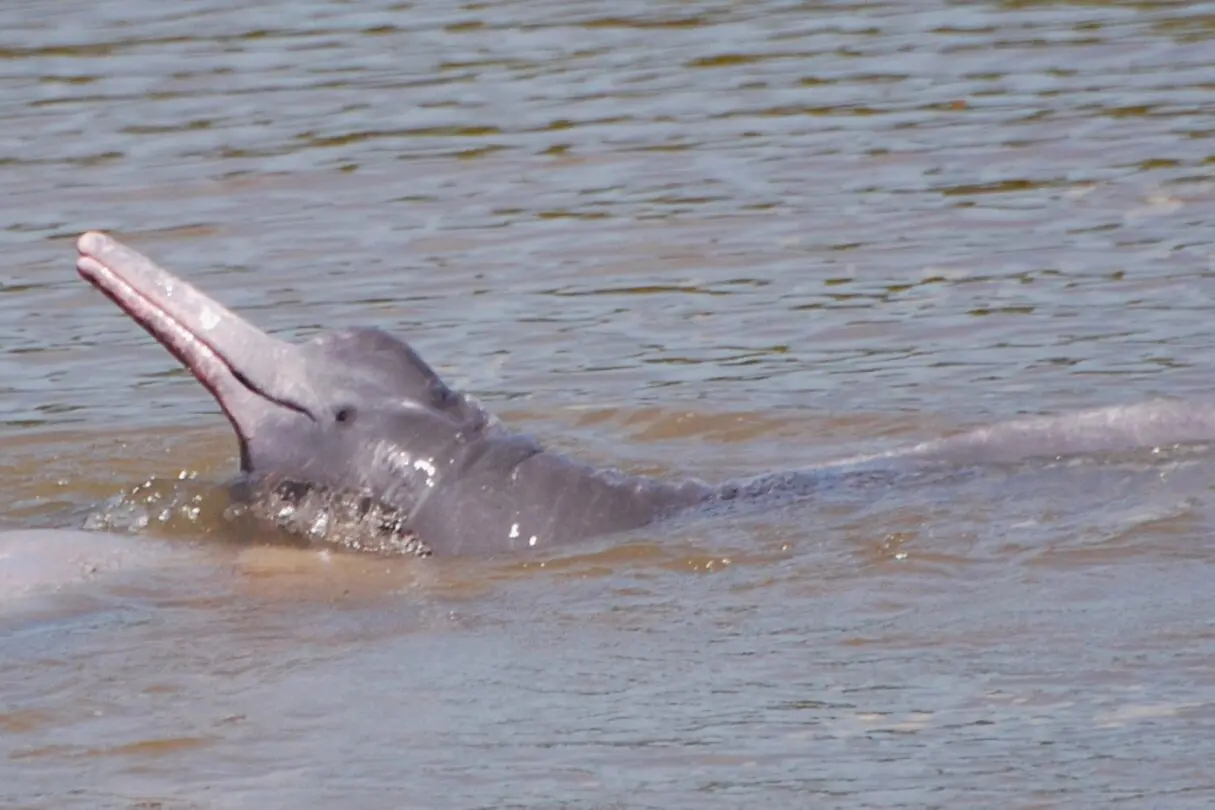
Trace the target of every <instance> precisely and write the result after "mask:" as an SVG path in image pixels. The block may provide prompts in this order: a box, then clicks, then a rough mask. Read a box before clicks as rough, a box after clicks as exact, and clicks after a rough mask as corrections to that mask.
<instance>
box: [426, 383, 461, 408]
mask: <svg viewBox="0 0 1215 810" xmlns="http://www.w3.org/2000/svg"><path fill="white" fill-rule="evenodd" d="M430 398H431V402H432V403H433V404H434V406H435V407H436V408H439V409H440V410H446V409H448V408H450V407H451V406H452V405H454V404H455V400H456V392H455V391H452V390H451V389H450V388H448V387H447V386H446V385H443V384H442V383H439V384H438V385H436V386H434V387H433V388H431V389H430Z"/></svg>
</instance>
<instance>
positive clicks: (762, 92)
mask: <svg viewBox="0 0 1215 810" xmlns="http://www.w3.org/2000/svg"><path fill="white" fill-rule="evenodd" d="M1213 56H1215V4H1212V3H1201V2H1198V3H1176V2H1138V3H1124V2H1085V3H1051V2H1012V1H1011V0H1009V2H972V3H942V2H923V3H914V4H913V3H864V4H858V3H850V2H832V3H809V2H802V3H787V2H777V1H776V0H757V2H749V3H741V2H736V3H726V2H647V3H639V2H626V3H619V2H616V3H609V2H599V0H570V1H569V2H561V3H557V2H547V1H545V0H542V1H540V2H535V1H533V2H518V1H515V2H512V1H511V0H507V1H506V2H499V3H493V4H481V3H475V4H465V5H458V4H455V3H440V2H435V1H434V0H424V1H423V2H417V3H392V2H386V1H382V0H368V1H367V2H360V3H350V2H342V1H341V0H328V2H322V1H321V0H314V1H313V2H296V3H290V4H288V3H262V4H253V3H243V4H234V3H224V2H220V0H189V2H177V3H157V2H151V0H118V1H117V2H109V3H84V2H76V0H61V2H58V3H53V4H49V3H46V2H32V1H30V0H9V2H5V3H4V4H2V5H0V105H2V107H0V109H2V111H3V127H0V192H2V193H0V229H2V232H3V245H4V259H3V263H2V266H0V387H2V389H3V397H0V424H2V431H3V448H4V451H3V453H2V454H0V473H2V474H3V481H4V483H5V491H6V493H7V495H8V497H7V498H5V499H4V501H3V503H2V504H0V518H2V522H3V524H5V525H7V526H9V527H15V528H36V527H57V528H70V527H80V526H85V525H87V526H90V527H94V528H108V529H110V530H111V531H113V532H116V533H117V534H118V535H119V536H120V537H121V536H127V540H128V541H129V542H130V543H131V544H132V545H131V546H130V547H129V549H128V551H129V552H130V551H131V550H133V553H134V554H135V556H136V557H138V556H140V555H141V554H142V553H143V552H142V551H140V549H141V548H146V549H147V550H148V551H147V554H148V555H149V556H148V558H147V565H146V567H144V568H143V569H141V570H133V571H130V572H128V574H129V575H127V576H123V577H120V578H117V579H114V580H97V581H95V582H90V584H89V585H88V586H87V587H86V588H83V589H81V590H80V591H77V592H73V593H68V592H63V593H59V594H54V593H52V594H51V595H50V596H49V597H44V598H41V599H40V600H39V602H38V605H37V609H33V608H32V607H31V606H30V604H28V603H26V602H18V600H15V599H11V598H10V599H8V600H7V602H6V607H5V610H4V613H3V615H2V616H0V805H3V806H5V807H19V808H68V807H81V808H103V807H104V808H254V807H256V808H267V807H275V808H277V807H282V808H288V807H289V808H301V807H318V808H319V807H324V808H330V807H333V808H364V807H365V808H383V807H434V808H491V807H492V808H512V807H529V808H532V807H543V808H556V807H567V808H572V807H578V808H608V807H611V808H664V810H668V809H670V808H702V807H706V806H720V807H746V808H769V807H771V808H805V807H848V808H851V807H916V808H921V807H949V808H954V807H957V808H971V807H1001V808H1012V807H1024V808H1030V807H1034V808H1045V807H1069V808H1070V807H1111V806H1117V807H1151V808H1157V807H1169V808H1174V807H1177V808H1180V807H1208V806H1211V804H1212V803H1213V802H1215V767H1213V766H1212V765H1211V763H1212V762H1215V742H1212V740H1215V735H1213V734H1212V729H1215V657H1213V655H1215V608H1213V605H1215V590H1213V589H1212V574H1211V570H1212V569H1208V568H1207V566H1208V565H1212V564H1215V551H1212V537H1215V508H1213V505H1215V496H1213V494H1212V489H1211V485H1212V483H1215V464H1213V463H1212V457H1211V454H1210V452H1209V451H1206V450H1203V449H1202V448H1197V449H1169V448H1162V449H1160V452H1152V451H1151V450H1147V451H1145V452H1143V453H1132V454H1129V455H1124V456H1119V457H1117V458H1089V459H1074V460H1062V461H1059V462H1057V463H1049V464H1048V463H1043V464H1033V465H1026V466H1022V467H1017V468H1011V469H1010V468H1000V469H991V470H985V471H976V472H974V473H973V474H969V475H965V476H958V477H957V478H955V479H952V480H949V481H946V482H938V483H936V484H928V485H924V486H918V487H910V488H905V489H904V488H880V487H879V488H876V489H874V490H872V491H848V492H839V493H833V494H830V495H829V496H828V497H825V498H823V499H821V500H816V501H812V502H809V503H804V504H799V505H797V506H793V507H782V508H780V509H775V510H770V511H766V512H761V513H759V514H755V513H752V514H746V515H742V514H740V515H734V516H729V515H727V516H724V517H722V518H721V519H715V520H710V521H702V522H698V523H695V524H694V525H690V526H679V527H667V528H662V529H657V528H656V529H654V530H651V531H648V532H642V533H639V534H636V535H631V536H627V537H620V538H612V539H610V540H608V541H605V542H597V543H594V544H590V545H588V546H585V547H581V548H575V549H565V550H563V551H562V552H561V553H559V554H555V555H549V556H546V557H532V558H508V559H489V560H460V561H455V562H451V561H439V560H432V561H423V562H419V561H414V560H382V559H371V558H367V557H359V556H356V555H336V556H332V557H326V556H323V555H319V554H316V553H312V552H305V551H300V550H296V549H276V548H269V547H260V546H256V545H255V546H253V547H249V546H241V545H233V544H232V543H231V542H230V541H229V539H227V538H223V537H221V536H220V535H221V534H222V532H221V531H220V529H219V523H218V521H217V518H216V516H217V515H218V514H219V513H220V512H221V511H222V509H223V507H224V498H225V495H224V490H223V488H222V485H223V484H224V482H225V481H226V480H227V478H228V477H229V476H230V475H231V473H232V472H233V470H234V468H235V463H236V462H235V450H236V448H235V442H234V441H233V439H232V436H231V431H230V429H229V428H228V427H227V424H226V423H225V422H224V420H223V418H222V416H221V415H220V414H219V413H218V410H217V408H216V406H215V405H214V403H213V402H212V400H211V399H210V397H209V396H208V395H207V394H206V392H205V391H204V390H203V389H202V388H201V387H200V386H199V385H198V384H197V383H196V382H195V381H194V380H193V379H192V378H191V377H190V376H189V375H188V374H187V373H186V372H184V371H183V370H182V369H180V368H179V367H178V366H177V364H176V363H175V361H174V360H173V359H172V358H171V357H170V356H169V355H168V354H167V353H166V352H165V351H164V350H163V349H162V348H160V347H159V346H158V345H156V344H155V343H154V342H153V341H152V340H151V339H150V338H148V337H147V335H145V334H144V333H143V332H142V331H140V330H139V329H138V328H137V327H136V326H134V325H133V324H132V323H130V322H129V321H128V320H127V319H125V318H124V317H123V316H122V315H121V314H120V313H119V312H118V311H117V310H115V309H114V307H113V306H112V305H111V304H110V303H109V302H107V301H106V300H104V299H103V298H102V297H101V296H100V295H98V294H97V293H96V292H95V291H94V290H93V289H91V288H90V287H89V286H88V285H86V284H84V283H83V282H81V281H80V280H79V278H78V277H77V276H76V273H75V271H74V269H73V255H74V254H73V247H72V242H73V240H74V238H75V237H76V236H77V235H78V234H79V233H80V232H81V231H83V230H86V229H89V228H100V229H106V230H109V231H111V232H113V233H115V234H117V235H119V236H121V237H122V238H124V239H126V240H128V241H130V242H131V243H132V244H134V245H135V246H136V247H138V248H139V249H140V250H143V251H145V252H147V253H149V254H150V255H152V256H154V257H155V258H156V259H158V260H159V261H161V262H162V263H164V264H165V265H166V266H168V267H170V268H173V269H174V270H176V271H178V272H180V273H181V274H182V275H184V276H187V277H189V278H190V279H191V280H192V281H195V282H197V283H198V284H199V286H201V287H202V288H204V289H206V290H208V291H210V292H212V293H214V294H215V295H217V296H218V297H220V298H221V299H223V300H224V301H225V302H227V303H229V304H231V305H232V306H233V307H235V308H237V309H239V310H240V311H241V312H243V313H245V314H247V315H248V316H249V317H250V318H252V319H253V320H255V321H256V322H257V323H259V324H260V325H262V326H264V327H265V328H267V329H269V330H271V331H275V332H278V333H280V334H283V335H285V336H288V337H301V336H305V335H308V334H310V333H313V332H315V331H317V330H319V329H322V328H326V327H335V326H349V325H356V324H357V325H378V326H382V327H385V328H389V329H393V330H395V331H397V332H399V333H400V334H401V335H403V336H407V337H408V338H409V339H410V341H411V342H412V343H413V344H414V345H415V346H416V348H417V349H418V350H419V351H420V352H421V353H422V354H423V355H424V356H425V357H426V358H428V359H429V360H430V361H431V362H432V363H433V364H434V365H435V366H436V367H437V368H438V369H440V370H441V372H442V373H443V374H444V375H445V377H446V378H447V379H448V380H449V381H450V382H451V383H453V384H455V385H457V386H458V387H461V388H463V389H466V390H469V391H471V392H473V393H474V394H476V395H477V396H478V397H479V398H481V399H482V400H483V401H484V402H485V403H486V404H487V405H488V406H489V407H491V408H492V409H493V410H494V411H495V412H496V413H498V414H499V415H500V416H501V417H502V418H503V419H504V420H506V421H507V422H509V423H510V424H512V425H514V426H517V427H519V428H520V429H523V430H525V431H527V432H530V433H532V434H534V435H537V436H539V437H541V438H542V439H543V440H544V441H546V442H547V443H548V444H550V445H552V446H555V447H557V448H560V449H561V450H563V451H566V452H569V453H574V454H577V455H579V456H581V457H584V458H587V459H589V460H592V461H594V462H596V463H601V464H605V465H614V466H620V467H624V468H628V469H634V470H645V471H651V472H662V473H664V474H670V475H677V474H693V475H697V476H701V477H704V478H707V479H710V480H722V479H725V478H728V477H730V476H734V475H739V474H750V473H754V472H759V471H763V470H771V469H779V468H791V467H797V466H802V465H807V464H810V463H813V462H818V461H822V460H825V459H830V458H833V457H839V456H844V455H852V454H856V453H861V452H870V451H874V450H881V449H884V448H887V447H892V446H894V445H895V444H897V443H899V442H903V441H909V440H914V439H924V438H932V437H936V436H940V435H943V434H946V433H949V432H953V431H956V430H958V429H960V428H962V427H964V426H966V425H971V424H979V423H987V422H991V421H995V420H998V419H1002V418H1008V417H1013V416H1016V415H1019V414H1025V413H1047V412H1057V411H1061V410H1066V409H1069V408H1078V407H1085V406H1094V405H1102V404H1109V403H1117V402H1133V401H1138V400H1142V399H1146V398H1149V397H1155V396H1176V397H1197V396H1203V395H1208V394H1210V393H1211V388H1212V381H1213V380H1215V357H1213V355H1212V352H1211V350H1210V349H1211V347H1212V345H1215V340H1213V336H1215V328H1213V327H1212V318H1211V314H1212V310H1213V307H1215V305H1213V303H1212V295H1213V293H1215V237H1213V236H1212V233H1213V232H1215V179H1213V177H1212V172H1213V169H1215V140H1213V136H1215V105H1213V101H1215V58H1213ZM140 544H146V545H145V546H141V545H140ZM166 548H168V549H169V551H168V552H167V553H168V555H169V556H170V557H173V556H174V555H173V553H172V550H173V549H174V548H176V549H179V550H180V553H181V556H180V559H179V560H177V563H175V564H169V563H164V564H162V563H161V562H159V560H160V559H161V558H160V557H159V556H155V555H161V554H165V553H166ZM153 550H154V551H153Z"/></svg>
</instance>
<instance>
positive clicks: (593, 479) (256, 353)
mask: <svg viewBox="0 0 1215 810" xmlns="http://www.w3.org/2000/svg"><path fill="white" fill-rule="evenodd" d="M77 250H78V252H79V257H78V259H77V269H78V270H79V272H80V274H81V275H82V276H83V277H84V278H85V279H86V280H88V281H89V282H90V283H92V284H93V285H94V286H96V287H97V288H98V289H99V290H100V291H101V292H103V293H104V294H105V295H107V296H108V297H109V298H110V299H111V300H113V301H114V303H116V304H117V305H118V306H119V307H120V308H121V309H122V310H123V311H124V312H125V313H126V314H127V315H129V316H130V317H131V318H133V319H134V320H135V321H136V322H138V323H139V324H140V325H141V326H143V328H144V329H146V330H147V331H148V332H149V333H150V334H151V335H152V337H154V338H156V340H157V341H159V342H160V343H161V344H162V345H163V346H164V347H165V348H166V349H168V350H169V351H170V352H171V353H172V354H173V355H174V356H175V357H176V358H177V359H178V360H179V361H181V362H182V363H183V364H184V365H185V366H186V367H187V368H188V369H189V370H190V371H191V372H192V373H193V374H194V376H195V377H196V378H197V379H198V381H199V382H201V383H202V384H203V386H205V387H206V388H207V389H208V390H209V391H210V392H211V394H212V395H213V396H214V397H215V399H216V400H217V401H218V403H219V406H220V408H222V410H223V412H224V413H225V414H226V416H227V417H228V420H229V421H230V422H231V423H232V426H233V428H234V429H235V431H236V435H237V438H238V440H239V445H240V470H241V476H240V478H239V479H238V480H240V481H243V482H245V483H244V485H242V487H238V488H237V489H236V490H234V491H241V492H244V493H245V496H244V497H245V498H246V500H247V501H248V502H249V503H250V504H252V508H253V509H254V510H255V512H257V513H259V514H263V515H268V516H269V517H270V518H271V519H273V520H275V522H276V523H277V524H278V525H279V526H280V527H283V528H286V529H287V530H289V531H290V532H292V533H296V534H303V535H306V536H308V537H311V538H313V539H318V540H326V541H330V542H339V543H340V544H342V545H345V546H349V547H351V548H355V549H369V550H374V551H381V552H395V553H414V554H419V555H423V556H427V555H431V554H435V555H455V554H469V553H479V552H480V553H484V552H502V551H508V550H526V549H529V548H534V547H545V546H550V545H552V544H555V543H565V542H571V541H576V540H581V539H584V538H589V537H593V536H598V535H605V534H609V533H613V532H620V531H625V530H629V529H635V528H638V527H641V526H644V525H647V524H649V523H652V522H654V521H656V520H658V519H660V518H665V517H668V516H673V515H676V514H680V513H686V512H689V511H690V510H692V509H695V508H701V507H707V506H711V505H712V504H715V503H716V504H722V503H727V502H738V501H739V500H740V499H749V498H753V497H759V496H762V495H770V494H772V493H774V492H775V493H778V494H779V493H783V494H784V495H790V494H792V496H794V497H798V496H802V495H809V494H812V493H813V492H814V491H815V485H816V482H818V481H820V480H821V479H822V476H823V475H824V472H823V471H824V469H825V468H824V467H817V468H814V469H810V470H803V471H794V472H786V473H776V474H772V475H768V476H760V477H757V478H753V479H749V480H745V481H734V482H729V483H726V484H722V485H718V486H711V485H709V484H707V483H705V482H703V481H699V480H693V479H688V480H680V481H667V480H661V479H658V478H654V477H647V476H641V475H630V474H627V473H623V472H619V471H615V470H602V469H597V468H595V467H592V466H589V465H587V464H583V463H580V462H578V461H576V460H574V459H570V458H568V457H566V456H563V455H560V454H558V453H555V452H552V451H550V450H546V449H545V448H544V447H542V446H541V445H540V444H539V443H538V442H537V441H535V440H534V439H532V438H529V437H527V436H524V435H521V434H519V433H517V432H514V431H512V430H510V429H508V428H507V427H506V426H504V425H503V424H502V423H501V422H499V421H498V420H497V419H495V418H494V417H493V416H492V415H491V414H490V413H489V412H487V411H486V410H485V409H484V408H482V407H481V406H480V405H479V404H478V403H477V402H476V401H475V400H474V399H473V398H471V397H470V396H468V395H465V394H462V393H460V392H457V391H454V390H452V389H451V388H450V387H448V385H447V384H445V383H444V382H443V380H442V379H440V378H439V376H438V374H436V373H435V371H434V370H433V369H431V367H430V366H429V365H427V363H426V362H425V361H424V360H423V359H422V358H421V357H420V356H419V355H418V354H417V352H415V351H414V350H413V349H412V348H411V347H410V346H409V345H408V344H407V343H406V342H404V341H403V340H400V339H398V338H396V337H394V336H392V335H390V334H388V333H387V332H384V331H381V330H379V329H373V328H358V329H342V330H337V331H330V332H325V333H323V334H320V335H318V336H316V337H314V338H312V339H310V340H308V341H306V342H303V343H298V344H297V343H290V342H287V341H284V340H280V339H279V338H276V337H273V336H271V335H268V334H266V333H264V332H262V331H261V330H260V329H258V328H257V327H255V326H253V325H252V324H250V323H249V322H248V321H246V320H244V319H243V318H241V317H240V316H238V315H237V314H236V313H234V312H231V311H230V310H228V309H227V308H225V307H224V306H222V305H221V304H219V303H218V302H216V301H215V300H214V299H212V298H210V297H208V296H206V295H204V294H203V293H201V292H200V291H199V290H197V289H195V288H194V287H193V286H191V285H190V284H188V283H186V282H185V281H182V280H181V279H179V278H177V277H175V276H173V275H172V274H171V273H169V272H168V271H167V270H164V269H163V268H161V267H159V266H158V265H157V264H156V263H155V262H153V261H152V260H151V259H149V258H147V257H146V256H144V255H142V254H140V253H138V252H137V251H135V250H133V249H132V248H130V247H128V246H126V245H124V244H122V243H121V242H119V241H117V240H115V239H113V238H111V237H109V236H107V235H105V234H102V233H99V232H95V231H94V232H88V233H85V234H83V235H82V236H81V237H80V238H79V240H78V241H77ZM1212 439H1215V405H1211V404H1195V403H1184V402H1174V401H1159V402H1149V403H1145V404H1140V405H1130V406H1120V407H1110V408H1102V409H1097V410H1089V411H1082V412H1077V413H1072V414H1065V415H1060V416H1046V417H1038V418H1031V419H1022V420H1016V421H1012V422H1006V423H1003V424H998V425H995V426H992V427H987V428H981V429H978V430H973V431H970V432H968V433H962V434H958V435H955V436H950V437H947V438H943V439H938V440H935V441H928V442H924V443H921V444H917V445H912V446H909V447H904V448H899V449H896V450H893V451H890V452H887V453H883V454H879V455H874V456H869V457H866V458H864V459H851V460H848V461H847V462H841V468H848V469H852V470H854V471H855V474H858V475H868V476H876V477H879V478H880V477H881V475H882V472H881V470H882V468H883V465H885V466H886V467H890V468H897V467H898V466H899V465H900V464H901V465H906V464H908V463H912V464H931V463H938V464H939V463H947V464H949V463H956V464H966V465H974V464H985V463H997V462H1014V461H1019V460H1025V459H1030V458H1034V457H1038V456H1048V457H1056V456H1064V455H1074V454H1088V453H1097V452H1111V451H1119V450H1131V449H1135V448H1142V447H1155V446H1161V445H1174V444H1184V443H1196V442H1206V441H1210V440H1212ZM352 525H353V526H355V527H356V529H357V530H356V531H354V532H351V531H339V528H340V527H341V526H346V527H349V526H352Z"/></svg>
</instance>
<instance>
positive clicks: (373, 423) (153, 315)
mask: <svg viewBox="0 0 1215 810" xmlns="http://www.w3.org/2000/svg"><path fill="white" fill-rule="evenodd" d="M77 250H78V251H79V254H80V255H79V258H78V260H77V265H76V266H77V269H78V270H79V272H80V274H81V275H82V276H83V277H84V278H85V279H87V280H88V281H89V282H90V283H92V284H93V285H94V286H96V287H97V288H98V289H100V290H101V291H102V292H103V293H105V294H106V295H107V296H108V297H109V298H110V299H112V300H113V301H114V302H115V303H116V304H117V305H118V306H119V307H120V308H121V309H122V310H123V311H124V312H125V313H126V314H127V315H129V316H130V317H131V318H133V319H134V320H135V321H137V322H138V323H139V324H140V325H141V326H143V327H144V329H146V330H147V331H148V332H149V333H150V334H151V335H152V336H153V337H154V338H156V339H157V340H158V341H159V342H160V343H161V344H162V345H163V346H164V347H165V348H167V349H168V350H169V351H170V352H172V353H173V354H174V355H175V356H176V357H177V359H178V360H180V361H181V362H182V363H183V364H184V365H185V366H186V367H187V368H188V369H189V370H190V371H191V372H192V373H193V374H194V376H195V377H196V378H198V380H199V382H201V383H202V384H203V385H204V386H206V388H207V389H208V390H210V392H211V393H212V394H213V395H214V396H215V399H216V400H217V401H218V403H219V406H220V407H221V408H222V409H223V411H224V413H225V414H226V415H227V417H228V419H229V420H230V421H231V423H232V426H233V427H234V428H235V430H236V435H237V437H238V439H239V442H240V463H241V470H242V471H243V472H244V473H246V474H247V476H248V477H250V478H252V479H262V480H268V481H270V482H274V483H277V482H287V483H292V484H303V485H311V486H317V487H323V488H326V489H328V490H334V491H336V490H341V491H349V492H353V493H356V494H358V495H360V496H364V497H368V498H370V499H373V500H374V501H377V502H379V503H381V504H386V505H388V506H390V507H392V508H393V509H394V510H397V511H399V512H400V513H401V514H402V515H403V516H405V517H408V516H410V515H412V514H414V513H416V512H417V510H418V509H419V508H420V507H421V505H422V503H423V502H424V501H425V499H426V498H427V497H428V496H429V494H430V493H431V491H433V489H434V488H435V487H437V486H439V485H440V483H441V482H442V479H443V476H444V474H445V472H446V471H448V470H450V469H451V468H452V467H456V466H459V465H460V464H461V463H463V462H464V461H466V460H467V458H468V457H469V455H470V453H472V452H475V447H476V445H477V443H478V441H479V440H480V439H481V438H482V437H483V435H484V434H485V432H486V431H487V430H489V429H490V427H491V423H492V419H491V417H489V415H488V414H487V413H486V412H485V411H484V410H482V409H481V408H480V407H479V406H477V405H476V404H475V403H474V402H473V401H472V400H471V399H469V398H467V397H465V396H463V395H461V394H459V393H457V392H455V391H453V390H452V389H450V388H449V387H448V386H447V385H446V384H445V383H444V382H443V381H442V380H441V379H440V378H439V376H438V375H437V374H436V373H435V372H434V370H433V369H431V368H430V366H429V365H427V364H426V363H425V362H424V361H423V360H422V358H421V357H419V356H418V354H417V353H416V352H415V351H414V350H413V349H412V348H410V347H409V345H408V344H406V343H405V342H403V341H401V340H399V339H397V338H395V337H393V336H392V335H390V334H388V333H386V332H382V331H380V330H376V329H345V330H339V331H332V332H326V333H323V334H321V335H318V336H317V337H314V338H312V339H311V340H309V341H307V342H305V343H301V344H295V343H289V342H286V341H283V340H280V339H278V338H275V337H272V336H270V335H267V334H266V333H264V332H262V331H261V330H260V329H258V328H256V327H255V326H253V325H252V324H250V323H249V322H248V321H246V320H244V319H243V318H241V317H240V316H238V315H236V314H235V313H233V312H231V311H230V310H228V309H227V308H225V307H224V306H222V305H221V304H219V303H218V302H216V301H215V300H213V299H211V298H210V297H208V296H206V295H204V294H203V293H201V292H199V291H198V290H197V289H195V288H194V287H193V286H191V285H189V284H187V283H186V282H184V281H182V280H181V279H179V278H176V277H175V276H173V275H172V274H171V273H169V272H168V271H167V270H164V269H163V268H161V267H159V266H158V265H156V264H155V263H154V262H153V261H151V260H150V259H148V258H147V257H145V256H143V255H141V254H140V253H138V252H136V251H135V250H132V249H131V248H129V247H127V246H125V245H123V244H121V243H120V242H118V241H116V240H114V239H112V238H111V237H109V236H106V235H104V234H101V233H97V232H89V233H86V234H84V235H83V236H81V237H80V239H79V240H78V242H77Z"/></svg>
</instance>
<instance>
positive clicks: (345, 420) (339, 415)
mask: <svg viewBox="0 0 1215 810" xmlns="http://www.w3.org/2000/svg"><path fill="white" fill-rule="evenodd" d="M333 418H334V420H335V421H336V422H337V423H338V424H339V425H348V424H350V423H351V422H353V421H354V408H353V407H352V406H350V405H343V406H342V407H340V408H338V409H337V411H336V412H334V414H333Z"/></svg>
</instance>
